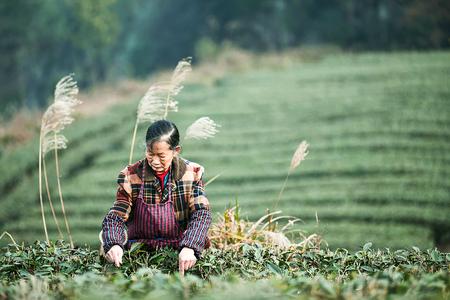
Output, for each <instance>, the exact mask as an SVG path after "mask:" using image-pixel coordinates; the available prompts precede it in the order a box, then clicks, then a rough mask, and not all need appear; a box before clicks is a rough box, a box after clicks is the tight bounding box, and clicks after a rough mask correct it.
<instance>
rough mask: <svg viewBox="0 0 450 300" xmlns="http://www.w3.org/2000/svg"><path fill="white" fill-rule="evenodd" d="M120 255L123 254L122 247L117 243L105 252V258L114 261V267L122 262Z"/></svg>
mask: <svg viewBox="0 0 450 300" xmlns="http://www.w3.org/2000/svg"><path fill="white" fill-rule="evenodd" d="M122 256H123V249H122V247H120V246H119V245H114V246H112V247H111V249H109V251H108V253H106V259H107V260H108V261H109V262H111V263H114V264H115V265H116V267H120V265H121V264H122Z"/></svg>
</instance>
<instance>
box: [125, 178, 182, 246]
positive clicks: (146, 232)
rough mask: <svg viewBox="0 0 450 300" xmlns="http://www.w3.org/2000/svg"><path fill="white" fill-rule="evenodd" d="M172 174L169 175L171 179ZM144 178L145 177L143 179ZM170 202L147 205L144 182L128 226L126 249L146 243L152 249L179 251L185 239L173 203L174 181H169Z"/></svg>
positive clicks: (167, 185) (167, 186)
mask: <svg viewBox="0 0 450 300" xmlns="http://www.w3.org/2000/svg"><path fill="white" fill-rule="evenodd" d="M170 176H171V174H169V178H170ZM142 178H144V176H143V177H142ZM165 188H168V189H169V195H168V200H167V201H166V202H164V203H155V204H152V203H145V201H144V180H142V184H141V188H140V190H139V195H138V197H137V199H136V201H135V203H134V209H133V210H134V213H133V214H134V215H133V218H132V220H130V222H129V223H128V224H127V226H128V241H127V244H126V246H125V247H126V249H130V247H131V244H132V243H135V242H139V243H144V244H145V245H147V246H148V247H149V248H150V249H158V248H162V247H166V246H168V247H171V248H173V249H178V246H179V243H180V241H181V239H182V237H183V232H182V231H181V229H180V227H179V225H178V222H177V219H176V215H175V210H174V204H173V201H172V180H168V183H167V184H166V187H165Z"/></svg>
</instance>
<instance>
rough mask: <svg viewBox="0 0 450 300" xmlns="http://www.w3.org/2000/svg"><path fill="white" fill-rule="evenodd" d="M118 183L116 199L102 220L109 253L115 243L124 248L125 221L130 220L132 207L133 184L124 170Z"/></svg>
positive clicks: (104, 240)
mask: <svg viewBox="0 0 450 300" xmlns="http://www.w3.org/2000/svg"><path fill="white" fill-rule="evenodd" d="M117 183H118V187H117V193H116V200H115V202H114V205H113V207H112V208H111V209H110V210H109V212H108V213H107V214H106V216H105V218H104V219H103V222H102V230H103V233H102V239H103V249H104V251H105V253H108V251H109V250H110V249H111V247H112V246H114V245H119V246H120V247H122V248H123V245H124V244H125V242H126V230H127V228H126V225H125V222H126V221H127V220H128V217H129V215H130V212H131V208H132V197H131V184H130V182H129V181H128V180H127V176H126V175H125V174H124V172H123V171H122V172H120V174H119V176H118V179H117Z"/></svg>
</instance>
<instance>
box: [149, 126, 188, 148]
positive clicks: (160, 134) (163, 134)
mask: <svg viewBox="0 0 450 300" xmlns="http://www.w3.org/2000/svg"><path fill="white" fill-rule="evenodd" d="M154 142H166V143H167V144H169V146H170V149H171V150H173V149H175V147H176V146H178V144H179V142H180V133H179V132H178V128H177V126H176V125H175V124H174V123H172V122H170V121H167V120H159V121H156V122H153V123H152V124H151V125H150V126H149V127H148V129H147V134H146V135H145V143H146V144H147V147H150V148H151V147H152V146H153V143H154Z"/></svg>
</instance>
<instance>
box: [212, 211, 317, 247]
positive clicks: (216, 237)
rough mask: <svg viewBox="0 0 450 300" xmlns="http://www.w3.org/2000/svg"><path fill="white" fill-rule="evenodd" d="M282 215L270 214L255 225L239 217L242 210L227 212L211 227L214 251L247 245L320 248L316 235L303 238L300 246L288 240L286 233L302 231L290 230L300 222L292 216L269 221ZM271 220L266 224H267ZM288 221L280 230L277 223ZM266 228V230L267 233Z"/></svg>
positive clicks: (278, 212)
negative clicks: (215, 249)
mask: <svg viewBox="0 0 450 300" xmlns="http://www.w3.org/2000/svg"><path fill="white" fill-rule="evenodd" d="M280 213H281V211H276V212H272V213H267V214H266V215H264V216H262V217H261V218H260V219H259V220H258V221H256V222H250V221H244V220H241V219H240V217H239V207H238V206H234V207H232V208H229V209H226V210H225V212H224V213H223V215H219V220H218V221H217V222H215V223H213V224H212V225H211V228H210V230H209V237H210V239H211V243H212V245H213V246H214V247H216V248H219V249H238V248H239V247H241V246H242V245H244V244H255V243H259V244H262V245H264V246H267V247H276V248H280V249H286V248H290V247H302V248H318V247H319V246H320V243H321V239H320V237H319V236H317V235H310V236H308V237H306V236H304V235H303V234H300V237H301V242H299V243H293V242H292V241H291V240H289V238H288V237H287V236H286V234H287V233H292V232H294V231H300V230H290V231H289V230H288V229H289V228H291V227H293V226H294V224H295V222H297V221H300V219H298V218H295V217H291V216H278V217H277V218H275V219H273V220H270V218H271V217H272V216H273V215H276V214H280ZM267 219H269V221H266V222H265V223H264V220H267ZM281 219H287V220H288V223H287V224H286V225H285V226H283V227H282V228H281V229H277V224H278V223H275V221H276V220H281ZM266 228H267V229H266Z"/></svg>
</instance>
